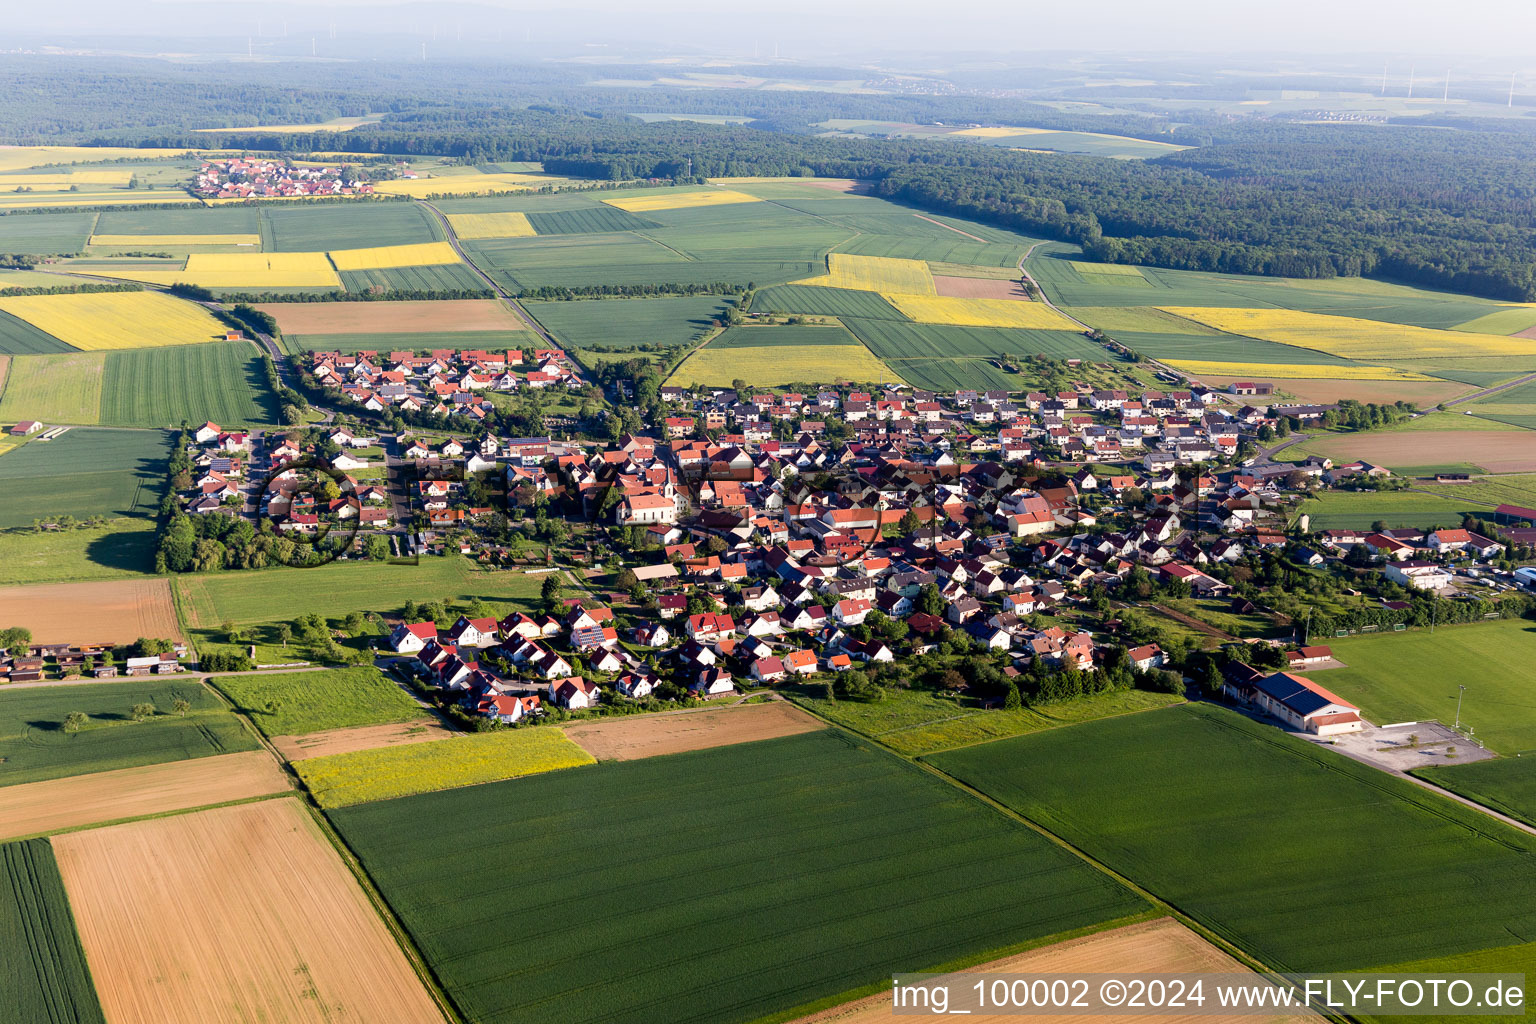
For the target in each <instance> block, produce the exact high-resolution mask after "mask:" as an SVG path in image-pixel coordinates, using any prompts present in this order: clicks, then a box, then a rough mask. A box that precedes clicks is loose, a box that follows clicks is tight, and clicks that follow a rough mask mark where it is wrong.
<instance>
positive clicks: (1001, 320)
mask: <svg viewBox="0 0 1536 1024" xmlns="http://www.w3.org/2000/svg"><path fill="white" fill-rule="evenodd" d="M882 294H883V297H884V298H885V299H886V300H887V301H888V302H890V304H891V305H893V306H895V307H896V308H897V309H898V310H900V311H901V312H902V313H905V314H906V315H907V316H909V317H911V318H912V319H913V320H915V321H917V322H918V323H920V324H957V325H959V326H962V327H1024V328H1030V329H1034V330H1047V331H1051V330H1056V331H1081V330H1082V328H1081V327H1079V326H1078V325H1077V324H1075V323H1073V322H1072V321H1071V320H1069V319H1067V318H1066V317H1064V316H1062V315H1061V314H1060V313H1058V312H1056V311H1055V310H1054V309H1052V308H1051V307H1049V306H1047V305H1045V304H1044V303H1039V302H1014V301H1011V300H1008V299H964V298H955V297H953V296H948V295H903V294H900V293H897V292H887V293H882Z"/></svg>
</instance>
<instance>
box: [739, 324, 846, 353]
mask: <svg viewBox="0 0 1536 1024" xmlns="http://www.w3.org/2000/svg"><path fill="white" fill-rule="evenodd" d="M857 344H858V339H857V338H855V337H853V336H852V335H851V334H849V333H848V332H847V331H846V330H844V329H843V328H841V327H839V326H837V325H836V324H826V325H822V324H796V325H794V326H790V325H782V324H775V325H769V326H763V327H731V328H728V329H727V330H726V331H725V332H724V333H722V334H721V335H720V336H719V337H718V338H716V339H715V340H714V341H711V342H710V343H709V347H710V348H712V349H715V348H767V347H774V348H777V347H779V346H789V345H793V346H805V345H810V346H818V345H857Z"/></svg>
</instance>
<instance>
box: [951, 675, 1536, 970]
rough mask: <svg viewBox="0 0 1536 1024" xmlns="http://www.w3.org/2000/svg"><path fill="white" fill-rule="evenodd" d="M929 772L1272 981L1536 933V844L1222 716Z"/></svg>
mask: <svg viewBox="0 0 1536 1024" xmlns="http://www.w3.org/2000/svg"><path fill="white" fill-rule="evenodd" d="M1331 676H1332V674H1331V673H1330V681H1329V685H1330V686H1331V685H1333V681H1332V678H1331ZM929 760H930V761H931V762H932V763H933V764H934V765H935V766H936V767H938V768H940V769H941V770H943V771H946V772H948V773H950V774H952V775H954V776H955V777H957V778H959V779H960V780H962V781H963V782H966V783H967V784H969V785H972V786H975V787H976V788H977V789H979V790H981V791H982V792H983V793H985V794H986V795H988V796H990V797H992V798H993V799H995V800H999V801H1001V802H1002V803H1004V804H1005V805H1007V806H1009V807H1012V808H1014V809H1015V810H1017V811H1019V812H1020V813H1021V814H1023V815H1024V816H1026V817H1027V818H1030V819H1031V820H1033V821H1036V822H1038V823H1039V824H1041V825H1043V826H1044V827H1046V828H1048V829H1050V830H1051V831H1052V832H1055V833H1056V834H1057V835H1060V836H1061V837H1062V838H1064V839H1066V840H1067V841H1068V842H1070V843H1073V844H1074V845H1076V846H1078V847H1079V848H1081V849H1082V850H1084V851H1085V852H1087V853H1088V854H1089V855H1090V856H1092V857H1095V858H1098V859H1099V860H1101V861H1103V862H1104V863H1105V864H1106V865H1107V866H1108V867H1109V868H1111V869H1112V870H1115V871H1119V872H1121V873H1122V874H1124V875H1125V876H1126V877H1127V878H1129V879H1130V880H1131V881H1132V882H1135V883H1137V884H1140V885H1142V886H1144V887H1146V888H1147V889H1148V890H1150V891H1151V892H1152V893H1154V894H1155V895H1157V896H1161V897H1162V898H1164V899H1166V900H1168V901H1169V902H1170V903H1172V904H1174V905H1175V906H1177V907H1179V908H1180V909H1181V910H1183V911H1185V912H1186V913H1188V914H1190V915H1191V916H1193V917H1194V918H1195V919H1196V920H1198V921H1199V922H1200V923H1201V924H1203V925H1205V926H1206V927H1208V928H1210V929H1211V930H1212V931H1214V932H1216V933H1217V934H1219V935H1221V936H1222V937H1223V938H1226V939H1227V940H1229V941H1231V942H1232V943H1234V944H1235V945H1237V946H1239V947H1241V948H1243V949H1245V950H1247V951H1248V952H1250V953H1252V954H1253V955H1254V956H1256V957H1257V958H1258V959H1259V960H1260V961H1261V962H1262V963H1263V964H1264V965H1265V966H1267V967H1269V968H1272V969H1275V970H1298V971H1346V970H1353V969H1360V968H1366V967H1372V966H1375V965H1379V964H1391V963H1399V962H1404V961H1408V960H1420V959H1428V958H1434V959H1439V958H1443V957H1449V956H1455V955H1457V954H1462V953H1468V952H1472V951H1475V950H1480V949H1487V948H1490V947H1494V946H1502V945H1508V944H1509V943H1510V941H1511V939H1512V938H1515V939H1518V938H1520V937H1523V936H1528V935H1532V934H1536V900H1533V899H1532V895H1533V894H1536V872H1533V867H1536V863H1533V860H1536V846H1533V843H1536V838H1533V837H1531V836H1527V835H1525V834H1524V833H1521V832H1518V831H1516V830H1515V829H1513V828H1510V827H1509V826H1506V825H1502V824H1500V823H1498V822H1496V821H1494V820H1493V819H1491V818H1489V817H1487V816H1486V815H1484V814H1481V813H1479V812H1478V811H1475V810H1472V809H1470V808H1466V807H1463V806H1461V805H1460V804H1456V803H1453V802H1451V801H1449V800H1446V799H1443V798H1441V797H1438V796H1436V795H1434V794H1432V793H1428V792H1426V791H1424V790H1423V789H1421V788H1419V787H1418V786H1415V785H1413V784H1412V783H1409V782H1407V781H1405V780H1402V779H1396V778H1393V777H1391V776H1390V775H1387V774H1385V773H1383V772H1381V771H1379V770H1377V769H1375V768H1372V767H1368V766H1366V765H1364V764H1361V763H1359V762H1356V761H1352V760H1349V759H1347V758H1344V757H1340V756H1339V755H1337V754H1334V753H1333V752H1332V751H1329V750H1326V749H1324V748H1321V747H1318V746H1316V745H1314V744H1310V743H1307V742H1306V741H1304V740H1299V739H1296V738H1295V737H1292V736H1288V735H1286V734H1285V733H1283V732H1281V731H1280V730H1278V729H1275V728H1273V727H1272V726H1268V725H1263V724H1260V723H1257V722H1254V721H1251V720H1250V719H1247V718H1244V717H1243V716H1241V715H1237V714H1234V713H1233V712H1230V711H1226V710H1224V709H1221V708H1217V707H1214V706H1211V705H1197V704H1187V705H1183V706H1180V707H1176V708H1169V709H1167V710H1163V711H1154V712H1149V713H1147V714H1143V715H1129V716H1125V717H1122V718H1115V719H1110V720H1107V721H1102V722H1094V723H1090V724H1087V725H1078V726H1072V727H1070V728H1066V729H1054V730H1050V731H1048V732H1043V733H1037V734H1035V735H1033V736H1025V737H1021V738H1019V739H1012V740H1000V741H998V742H996V743H988V744H984V745H982V746H977V747H969V748H966V749H964V750H957V751H951V752H950V753H947V754H937V755H934V756H933V757H932V758H930V759H929ZM1193 779H1198V780H1199V782H1198V784H1191V780H1193ZM1387 923H1389V924H1390V926H1384V925H1386V924H1387Z"/></svg>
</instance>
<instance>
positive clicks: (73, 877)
mask: <svg viewBox="0 0 1536 1024" xmlns="http://www.w3.org/2000/svg"><path fill="white" fill-rule="evenodd" d="M53 846H54V852H55V854H56V855H57V857H58V861H59V870H60V872H61V873H62V874H63V876H64V886H65V889H66V890H67V891H68V893H69V903H70V907H71V908H72V909H73V910H74V913H75V921H76V924H77V926H78V928H79V931H80V941H81V945H83V946H84V947H85V956H86V961H87V963H88V964H89V965H90V969H91V976H92V977H93V978H94V979H95V982H96V991H97V993H98V994H99V996H100V997H101V1006H102V1010H103V1011H104V1013H105V1015H106V1019H107V1021H108V1024H236V1022H241V1024H243V1022H247V1021H263V1022H265V1024H338V1022H347V1021H351V1022H356V1024H364V1022H368V1024H371V1022H374V1021H388V1022H390V1024H442V1021H443V1016H442V1014H441V1012H440V1011H439V1010H438V1009H437V1006H436V1004H435V1003H434V1002H433V1001H432V997H431V996H430V995H428V993H427V991H426V989H425V988H424V987H423V986H422V983H421V980H420V979H419V978H418V977H417V976H416V974H415V972H414V971H413V970H412V969H411V966H410V963H409V962H408V961H407V960H406V958H405V954H404V953H403V952H401V950H400V947H399V946H398V945H397V944H396V943H395V939H394V936H393V935H391V934H390V932H389V930H388V929H387V928H386V927H385V925H384V922H383V920H382V919H380V917H379V915H378V913H377V912H376V911H375V910H374V908H373V905H372V904H371V903H369V902H368V898H367V897H366V896H365V895H364V894H363V891H362V890H361V889H360V888H358V885H357V880H356V879H355V878H353V877H352V874H351V872H349V871H348V870H347V868H346V865H344V864H343V863H342V861H341V858H340V857H339V856H337V854H336V851H335V850H334V849H332V848H331V846H330V844H329V843H328V842H327V841H326V839H325V837H324V836H323V835H322V834H321V832H320V829H319V826H317V825H316V824H315V822H314V819H312V818H311V817H310V816H309V813H308V812H307V811H305V810H304V808H303V806H302V805H300V803H299V802H298V801H297V800H289V799H284V800H263V801H261V802H259V803H252V804H241V805H240V806H237V807H222V808H217V809H215V810H209V811H199V812H197V813H194V814H180V815H176V816H174V817H170V818H158V819H155V820H152V821H139V822H133V823H131V824H127V825H114V826H111V827H109V828H100V829H91V830H90V831H86V832H74V833H71V834H69V835H67V836H60V837H57V838H55V839H54V840H53Z"/></svg>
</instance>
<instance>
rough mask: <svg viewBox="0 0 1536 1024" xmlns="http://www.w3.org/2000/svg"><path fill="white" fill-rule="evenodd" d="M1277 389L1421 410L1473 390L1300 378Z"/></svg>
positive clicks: (1222, 385) (1323, 399)
mask: <svg viewBox="0 0 1536 1024" xmlns="http://www.w3.org/2000/svg"><path fill="white" fill-rule="evenodd" d="M1200 380H1201V381H1202V382H1203V383H1204V384H1205V385H1207V386H1208V387H1213V388H1215V389H1217V390H1218V391H1221V390H1225V389H1226V387H1227V385H1229V384H1232V383H1235V382H1236V381H1240V380H1253V377H1252V376H1248V377H1209V376H1207V377H1201V378H1200ZM1280 390H1281V391H1285V392H1288V393H1289V394H1292V395H1295V396H1296V397H1297V398H1298V399H1300V400H1301V401H1303V402H1319V403H1329V402H1337V401H1340V400H1341V399H1345V398H1353V399H1354V400H1355V401H1357V402H1412V403H1413V404H1414V405H1416V406H1418V407H1419V408H1420V409H1428V408H1430V407H1432V406H1435V405H1438V404H1440V403H1441V402H1444V401H1446V400H1447V399H1451V398H1455V397H1456V396H1457V395H1464V394H1466V393H1467V392H1469V391H1472V390H1473V388H1471V387H1470V386H1468V385H1466V384H1458V383H1456V382H1455V381H1410V380H1330V379H1328V378H1310V379H1308V378H1300V379H1291V380H1285V381H1283V382H1282V383H1281V384H1280Z"/></svg>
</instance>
